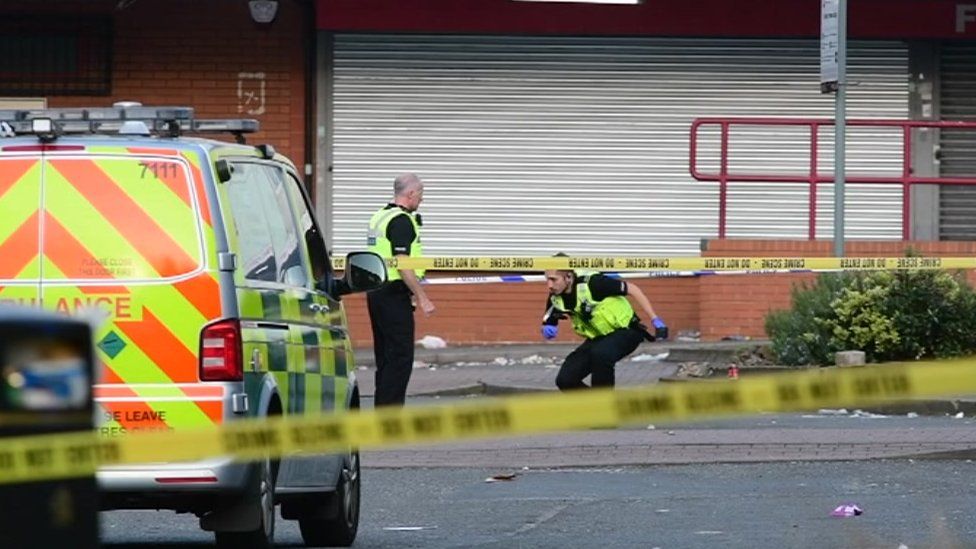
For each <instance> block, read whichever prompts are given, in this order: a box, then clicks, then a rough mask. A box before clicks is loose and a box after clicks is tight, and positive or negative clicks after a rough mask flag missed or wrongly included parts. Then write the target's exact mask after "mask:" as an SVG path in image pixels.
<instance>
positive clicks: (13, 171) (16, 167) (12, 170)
mask: <svg viewBox="0 0 976 549" xmlns="http://www.w3.org/2000/svg"><path fill="white" fill-rule="evenodd" d="M0 162H2V163H0V166H3V169H2V170H0V198H3V195H4V194H6V192H7V191H9V190H10V189H11V188H12V187H13V186H14V183H16V182H18V181H20V178H22V177H24V175H26V174H27V172H28V171H29V170H30V169H31V168H33V167H34V164H37V162H38V161H37V159H36V158H28V159H23V160H19V159H9V160H3V161H0Z"/></svg>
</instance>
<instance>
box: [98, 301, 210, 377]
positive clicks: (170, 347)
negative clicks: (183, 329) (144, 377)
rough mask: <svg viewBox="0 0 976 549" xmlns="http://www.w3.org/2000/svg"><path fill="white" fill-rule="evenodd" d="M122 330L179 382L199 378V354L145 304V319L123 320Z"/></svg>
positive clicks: (120, 328)
mask: <svg viewBox="0 0 976 549" xmlns="http://www.w3.org/2000/svg"><path fill="white" fill-rule="evenodd" d="M116 327H118V329H119V330H121V331H122V332H123V333H125V335H126V336H128V338H129V339H131V340H132V343H134V344H135V345H136V347H139V349H141V350H142V352H143V353H145V354H146V356H147V357H149V360H151V361H153V362H155V363H156V366H157V367H159V370H160V371H162V372H163V373H165V374H166V375H167V376H168V377H169V378H170V379H171V380H172V381H174V382H176V383H187V382H191V381H199V380H198V379H197V377H198V372H197V357H196V354H195V353H194V352H193V351H191V350H190V349H187V348H186V345H184V344H183V342H182V341H180V340H179V338H177V337H176V336H174V335H173V332H170V331H169V330H168V329H167V328H166V325H165V324H163V323H162V322H160V321H159V319H158V318H156V315H154V314H152V312H150V310H149V307H143V309H142V320H139V321H132V322H119V323H118V324H116Z"/></svg>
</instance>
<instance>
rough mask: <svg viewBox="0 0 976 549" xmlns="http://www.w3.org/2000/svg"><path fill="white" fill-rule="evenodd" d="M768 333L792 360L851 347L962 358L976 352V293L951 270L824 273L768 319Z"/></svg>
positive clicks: (779, 352)
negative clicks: (961, 356) (784, 308)
mask: <svg viewBox="0 0 976 549" xmlns="http://www.w3.org/2000/svg"><path fill="white" fill-rule="evenodd" d="M766 333H767V334H769V337H770V338H771V340H772V351H773V353H774V355H775V356H776V359H777V361H778V362H780V363H782V364H789V365H798V364H832V363H833V360H834V353H836V352H837V351H843V350H851V349H858V350H862V351H864V352H865V355H866V358H867V359H868V360H869V361H872V362H874V361H887V360H913V359H918V358H922V357H928V356H934V357H948V356H957V355H961V354H966V353H970V352H973V350H976V293H974V292H973V290H972V289H971V288H970V287H969V285H968V284H967V283H966V281H965V280H964V279H963V278H961V276H960V275H958V274H954V273H950V272H948V271H934V270H933V271H898V272H889V271H877V272H871V273H840V274H823V275H820V277H818V278H817V280H816V281H815V282H814V283H813V284H812V285H809V284H804V285H802V286H799V287H797V288H794V290H793V296H792V308H791V309H789V310H784V311H775V312H772V313H770V314H768V315H767V316H766Z"/></svg>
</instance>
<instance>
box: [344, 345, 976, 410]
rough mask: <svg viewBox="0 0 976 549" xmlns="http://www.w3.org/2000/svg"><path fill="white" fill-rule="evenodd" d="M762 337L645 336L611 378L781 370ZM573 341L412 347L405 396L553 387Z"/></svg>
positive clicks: (910, 405) (364, 374)
mask: <svg viewBox="0 0 976 549" xmlns="http://www.w3.org/2000/svg"><path fill="white" fill-rule="evenodd" d="M766 343H767V342H765V341H722V342H663V343H658V342H655V343H644V344H642V345H641V346H640V347H639V348H638V349H637V350H636V351H635V352H634V353H633V354H631V355H630V356H629V357H628V358H626V359H624V360H622V361H621V362H619V363H618V364H617V368H616V379H617V385H618V386H620V387H627V386H636V385H646V384H650V383H658V382H660V381H662V380H664V381H672V380H678V379H685V378H687V377H688V375H689V372H690V373H691V374H692V375H696V372H697V373H705V372H707V370H708V368H709V367H711V368H712V370H713V375H724V372H725V370H726V366H727V365H728V364H729V363H730V362H735V363H736V364H738V366H739V373H740V375H754V374H755V373H760V372H768V371H776V370H780V371H782V370H784V369H786V368H784V367H777V366H775V365H772V364H769V363H768V362H766V361H763V360H761V359H757V358H756V356H757V354H758V353H757V352H756V350H757V349H758V348H760V347H761V346H763V345H765V344H766ZM575 347H576V345H575V344H562V343H540V344H500V345H484V346H459V347H447V348H442V349H424V348H422V347H418V348H417V349H416V353H415V364H414V366H415V367H414V370H413V374H412V376H411V379H410V385H409V388H408V391H407V394H408V396H413V397H416V396H455V395H456V396H462V395H504V394H512V393H523V392H537V391H554V390H555V389H556V387H555V378H556V372H557V371H558V367H559V364H560V363H561V362H562V360H563V359H564V358H565V357H566V355H567V354H569V353H570V352H571V351H572V350H573V349H574V348H575ZM355 358H356V364H357V371H356V374H357V377H358V380H359V386H360V393H361V394H362V395H363V396H364V397H367V398H371V397H372V396H373V394H374V390H375V387H374V373H375V372H374V369H373V354H372V350H371V349H357V350H356V352H355ZM865 410H866V411H872V412H877V413H886V414H905V413H909V412H915V413H918V414H922V415H944V414H956V413H958V412H963V413H964V414H965V415H966V416H974V415H976V397H974V398H955V397H953V398H941V399H916V400H913V401H910V402H905V403H898V404H886V405H875V406H869V407H866V408H865Z"/></svg>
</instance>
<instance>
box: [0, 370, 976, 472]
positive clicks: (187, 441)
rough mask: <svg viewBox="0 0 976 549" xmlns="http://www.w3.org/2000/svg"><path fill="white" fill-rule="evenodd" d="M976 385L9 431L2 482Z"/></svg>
mask: <svg viewBox="0 0 976 549" xmlns="http://www.w3.org/2000/svg"><path fill="white" fill-rule="evenodd" d="M967 393H968V394H972V393H976V360H972V359H968V360H957V361H938V362H928V363H913V364H908V365H895V364H888V365H884V366H876V367H867V368H856V369H829V370H820V369H815V370H805V371H802V372H795V373H787V374H771V375H765V376H757V377H753V378H744V379H740V380H736V381H703V382H694V383H677V384H665V385H653V386H648V387H641V388H628V389H618V390H616V391H613V390H592V391H581V392H574V393H568V394H567V393H563V394H546V395H535V396H520V397H510V398H505V399H485V400H482V401H476V402H464V403H460V404H454V405H449V406H417V407H407V408H402V409H380V410H376V411H364V412H353V413H346V414H340V415H327V416H318V417H314V418H308V417H302V418H275V419H270V420H242V421H235V422H231V423H227V424H225V425H223V426H222V427H220V428H219V429H217V430H216V431H214V430H213V429H207V430H199V431H176V432H153V433H145V434H131V435H127V436H125V437H118V438H103V437H100V436H99V435H96V434H95V433H92V432H83V433H70V434H68V433H60V434H52V435H38V436H33V437H17V438H6V439H3V443H2V445H0V483H11V482H22V481H34V480H40V479H54V478H65V477H74V476H83V475H87V474H91V473H92V472H93V471H94V470H95V469H96V468H97V467H99V466H111V465H122V464H134V463H147V462H159V461H187V460H198V459H204V458H210V457H214V456H223V455H229V456H235V457H237V458H240V459H253V458H259V457H262V456H264V455H267V454H270V455H283V454H288V453H292V452H295V451H298V450H301V451H304V452H320V453H321V452H339V451H344V450H345V449H347V448H349V447H358V448H366V449H368V448H381V447H390V446H397V445H412V444H418V443H432V442H444V441H452V440H460V439H471V438H480V437H500V436H510V435H526V434H531V433H542V432H548V431H561V430H569V429H584V428H589V427H608V426H616V425H621V424H633V423H646V422H662V421H682V420H693V419H701V418H705V417H718V416H731V415H744V414H749V413H758V412H787V411H798V410H808V409H816V408H830V407H844V406H851V405H855V404H856V405H862V406H863V405H867V404H873V403H879V402H886V401H897V400H905V399H909V398H917V397H932V396H938V395H958V394H967Z"/></svg>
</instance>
